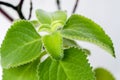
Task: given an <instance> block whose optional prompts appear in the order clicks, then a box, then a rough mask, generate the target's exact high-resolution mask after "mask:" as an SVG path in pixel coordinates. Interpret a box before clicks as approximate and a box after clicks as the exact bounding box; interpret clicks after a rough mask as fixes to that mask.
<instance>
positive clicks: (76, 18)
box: [0, 9, 115, 80]
mask: <svg viewBox="0 0 120 80" xmlns="http://www.w3.org/2000/svg"><path fill="white" fill-rule="evenodd" d="M36 16H37V19H38V20H34V21H28V20H17V21H15V22H14V23H13V24H12V26H11V27H10V29H9V30H8V31H7V34H6V36H5V38H4V40H3V43H2V45H1V51H0V53H1V65H2V68H3V75H2V80H110V79H111V80H115V79H114V77H113V76H112V75H111V73H109V72H108V71H107V70H105V69H102V68H98V69H95V70H93V69H92V67H91V66H90V63H88V60H87V56H88V54H90V52H89V50H87V49H84V48H82V47H81V46H79V45H78V44H77V43H76V42H75V40H80V41H87V42H91V43H93V44H96V45H98V46H100V47H101V48H102V49H104V50H106V51H108V53H110V54H111V55H112V56H113V57H115V54H114V48H113V43H112V41H111V39H110V37H109V36H108V35H107V34H106V33H105V32H104V31H103V29H102V28H101V27H100V26H99V25H98V24H96V23H95V22H93V21H92V20H90V19H88V18H86V17H84V16H81V15H77V14H72V15H71V16H70V17H69V18H68V19H67V15H66V12H64V11H56V12H51V13H50V12H46V11H43V10H40V9H39V10H37V11H36ZM41 32H46V34H44V35H43V34H42V35H41ZM103 73H104V74H105V75H103ZM102 76H103V78H101V77H102ZM105 76H107V77H110V79H109V78H105ZM111 77H112V78H111Z"/></svg>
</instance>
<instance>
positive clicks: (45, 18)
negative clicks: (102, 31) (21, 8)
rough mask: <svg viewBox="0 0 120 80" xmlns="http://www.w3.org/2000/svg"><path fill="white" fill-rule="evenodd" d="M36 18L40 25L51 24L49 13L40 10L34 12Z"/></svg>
mask: <svg viewBox="0 0 120 80" xmlns="http://www.w3.org/2000/svg"><path fill="white" fill-rule="evenodd" d="M36 17H37V18H38V20H39V22H40V23H41V24H51V22H52V18H51V13H49V12H46V11H43V10H41V9H38V10H36Z"/></svg>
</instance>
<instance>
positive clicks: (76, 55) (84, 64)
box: [38, 48, 95, 80]
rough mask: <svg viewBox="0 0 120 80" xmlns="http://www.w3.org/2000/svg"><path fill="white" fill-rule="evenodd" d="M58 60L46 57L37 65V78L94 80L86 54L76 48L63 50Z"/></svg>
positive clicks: (40, 79)
mask: <svg viewBox="0 0 120 80" xmlns="http://www.w3.org/2000/svg"><path fill="white" fill-rule="evenodd" d="M64 54H65V55H64V58H63V59H62V60H60V61H56V60H52V59H51V58H47V59H46V60H45V61H44V62H42V63H40V64H39V66H38V76H39V80H95V76H94V73H93V72H92V69H91V67H90V65H89V63H88V61H87V59H86V57H87V56H86V55H85V53H84V52H82V50H81V49H78V48H69V49H66V50H64Z"/></svg>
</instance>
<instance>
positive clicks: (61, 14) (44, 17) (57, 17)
mask: <svg viewBox="0 0 120 80" xmlns="http://www.w3.org/2000/svg"><path fill="white" fill-rule="evenodd" d="M36 16H37V18H38V20H39V22H40V23H41V24H49V25H50V24H52V25H53V24H56V22H57V23H60V25H64V23H65V21H66V19H67V15H66V12H65V11H56V12H46V11H43V10H41V9H38V10H36Z"/></svg>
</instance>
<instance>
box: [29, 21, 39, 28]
mask: <svg viewBox="0 0 120 80" xmlns="http://www.w3.org/2000/svg"><path fill="white" fill-rule="evenodd" d="M30 22H31V23H32V24H33V25H34V27H35V28H37V27H38V26H40V23H39V21H37V20H32V21H30Z"/></svg>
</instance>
